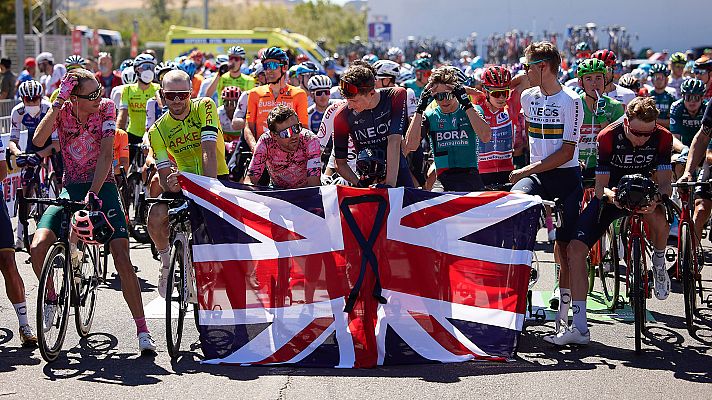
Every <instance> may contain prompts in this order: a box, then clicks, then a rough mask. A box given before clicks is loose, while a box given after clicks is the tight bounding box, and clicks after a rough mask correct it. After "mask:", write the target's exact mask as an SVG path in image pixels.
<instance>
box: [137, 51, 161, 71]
mask: <svg viewBox="0 0 712 400" xmlns="http://www.w3.org/2000/svg"><path fill="white" fill-rule="evenodd" d="M143 64H152V65H153V67H154V68H155V67H156V59H155V58H153V56H152V55H150V54H146V53H143V54H139V55H138V56H136V58H134V63H133V65H134V67H138V66H140V65H143Z"/></svg>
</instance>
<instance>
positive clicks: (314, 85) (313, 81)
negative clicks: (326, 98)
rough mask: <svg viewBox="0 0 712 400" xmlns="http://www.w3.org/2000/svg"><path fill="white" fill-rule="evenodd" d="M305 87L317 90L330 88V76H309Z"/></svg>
mask: <svg viewBox="0 0 712 400" xmlns="http://www.w3.org/2000/svg"><path fill="white" fill-rule="evenodd" d="M307 89H309V90H319V89H327V90H328V89H331V78H329V77H328V76H326V75H314V76H312V77H311V78H309V82H307Z"/></svg>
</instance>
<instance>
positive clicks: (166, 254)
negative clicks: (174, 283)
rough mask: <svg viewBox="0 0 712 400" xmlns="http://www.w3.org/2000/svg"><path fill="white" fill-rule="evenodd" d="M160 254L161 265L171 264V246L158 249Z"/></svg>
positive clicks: (166, 266)
mask: <svg viewBox="0 0 712 400" xmlns="http://www.w3.org/2000/svg"><path fill="white" fill-rule="evenodd" d="M158 256H159V257H161V265H162V266H163V268H168V267H170V266H171V248H170V247H166V248H165V249H163V250H158Z"/></svg>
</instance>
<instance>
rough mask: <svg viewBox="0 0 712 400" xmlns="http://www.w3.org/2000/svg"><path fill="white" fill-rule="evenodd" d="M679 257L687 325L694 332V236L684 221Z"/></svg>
mask: <svg viewBox="0 0 712 400" xmlns="http://www.w3.org/2000/svg"><path fill="white" fill-rule="evenodd" d="M678 243H679V246H680V248H679V249H678V252H677V259H678V262H679V263H680V268H681V270H682V296H683V301H684V303H685V326H686V327H687V330H688V331H690V333H692V332H693V331H694V329H695V312H696V310H697V293H695V271H694V268H693V260H692V237H691V236H690V226H689V225H688V224H686V223H683V224H682V226H681V227H680V240H679V242H678Z"/></svg>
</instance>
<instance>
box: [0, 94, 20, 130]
mask: <svg viewBox="0 0 712 400" xmlns="http://www.w3.org/2000/svg"><path fill="white" fill-rule="evenodd" d="M15 104H17V102H16V101H15V100H14V99H5V100H0V133H10V127H11V125H12V121H11V120H10V114H11V113H12V108H13V107H15Z"/></svg>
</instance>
